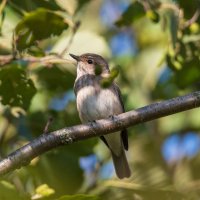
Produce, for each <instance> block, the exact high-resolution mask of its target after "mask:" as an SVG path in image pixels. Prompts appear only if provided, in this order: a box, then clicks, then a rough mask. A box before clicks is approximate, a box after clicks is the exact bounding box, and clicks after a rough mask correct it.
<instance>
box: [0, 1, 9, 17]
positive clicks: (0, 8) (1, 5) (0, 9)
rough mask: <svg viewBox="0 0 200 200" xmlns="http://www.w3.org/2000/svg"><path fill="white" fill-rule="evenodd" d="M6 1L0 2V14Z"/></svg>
mask: <svg viewBox="0 0 200 200" xmlns="http://www.w3.org/2000/svg"><path fill="white" fill-rule="evenodd" d="M6 3H7V0H3V1H2V2H1V4H0V15H1V13H2V12H3V9H4V8H5V6H6Z"/></svg>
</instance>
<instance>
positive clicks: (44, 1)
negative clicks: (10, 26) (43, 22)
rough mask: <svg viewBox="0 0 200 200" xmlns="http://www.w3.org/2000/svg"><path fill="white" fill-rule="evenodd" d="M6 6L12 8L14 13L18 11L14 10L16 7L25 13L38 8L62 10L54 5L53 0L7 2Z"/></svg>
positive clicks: (13, 0) (15, 0) (10, 0)
mask: <svg viewBox="0 0 200 200" xmlns="http://www.w3.org/2000/svg"><path fill="white" fill-rule="evenodd" d="M8 6H10V7H11V8H13V9H14V10H15V11H18V10H16V7H17V8H18V9H21V10H23V11H27V12H30V11H33V10H36V9H37V8H39V7H40V8H46V9H50V10H62V8H60V7H59V6H58V4H57V3H56V1H55V0H34V1H27V0H20V1H19V0H9V1H8ZM17 13H18V14H21V12H17Z"/></svg>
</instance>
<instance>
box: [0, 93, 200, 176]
mask: <svg viewBox="0 0 200 200" xmlns="http://www.w3.org/2000/svg"><path fill="white" fill-rule="evenodd" d="M196 107H200V91H197V92H194V93H191V94H188V95H185V96H181V97H176V98H173V99H170V100H166V101H163V102H159V103H153V104H151V105H148V106H145V107H142V108H138V109H136V110H132V111H129V112H126V113H122V114H120V115H118V116H115V117H114V118H109V119H101V120H98V121H96V122H92V123H87V124H82V125H76V126H72V127H69V128H63V129H60V130H57V131H54V132H51V133H49V134H42V135H41V136H40V137H38V138H36V139H34V140H33V141H31V142H30V143H28V144H26V145H25V146H23V147H21V148H19V149H18V150H16V151H15V152H13V153H11V154H10V155H8V156H7V157H6V158H4V159H2V160H1V161H0V175H3V174H6V173H8V172H10V171H12V170H14V169H17V168H20V167H22V166H23V165H28V164H29V162H30V161H31V160H32V159H33V158H35V157H36V156H39V155H41V154H43V153H44V152H46V151H49V150H51V149H53V148H55V147H57V146H61V145H65V144H71V143H74V142H77V141H79V140H85V139H87V138H91V137H97V136H100V135H105V134H108V133H112V132H116V131H119V130H121V129H123V128H127V127H130V126H134V125H136V124H141V123H144V122H147V121H151V120H154V119H158V118H160V117H164V116H168V115H171V114H174V113H178V112H182V111H185V110H189V109H192V108H196Z"/></svg>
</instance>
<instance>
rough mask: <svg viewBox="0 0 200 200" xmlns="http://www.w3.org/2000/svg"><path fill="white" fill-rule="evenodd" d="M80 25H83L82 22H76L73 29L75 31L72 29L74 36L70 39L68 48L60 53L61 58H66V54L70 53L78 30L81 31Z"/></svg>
mask: <svg viewBox="0 0 200 200" xmlns="http://www.w3.org/2000/svg"><path fill="white" fill-rule="evenodd" d="M80 25H81V23H80V21H78V22H76V23H75V24H74V27H73V29H72V35H71V37H70V39H69V42H68V44H67V46H66V47H65V48H64V49H63V51H62V52H61V53H60V55H59V56H60V57H61V58H62V57H63V56H64V54H65V53H66V52H68V50H69V48H70V46H71V44H72V42H73V39H74V36H75V34H76V32H77V30H78V29H79V27H80Z"/></svg>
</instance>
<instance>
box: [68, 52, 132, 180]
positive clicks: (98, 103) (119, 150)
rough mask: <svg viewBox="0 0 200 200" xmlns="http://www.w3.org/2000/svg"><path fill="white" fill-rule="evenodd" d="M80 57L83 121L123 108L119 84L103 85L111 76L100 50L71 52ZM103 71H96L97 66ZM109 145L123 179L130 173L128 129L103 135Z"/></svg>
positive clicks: (79, 94) (78, 86)
mask: <svg viewBox="0 0 200 200" xmlns="http://www.w3.org/2000/svg"><path fill="white" fill-rule="evenodd" d="M70 56H71V57H72V58H73V59H75V60H76V61H77V76H76V80H75V84H74V92H75V94H76V103H77V109H78V112H79V117H80V119H81V121H82V122H92V121H95V120H98V119H103V118H108V117H111V116H114V115H117V114H120V113H123V112H124V105H123V102H122V98H121V93H120V90H119V88H118V86H117V85H116V84H115V83H114V82H113V83H112V84H111V85H110V86H109V87H107V88H102V86H101V80H102V79H103V78H106V77H109V75H110V70H109V66H108V63H107V62H106V61H105V60H104V58H102V57H101V56H99V55H97V54H92V53H86V54H83V55H81V56H77V55H73V54H70ZM99 67H100V68H101V73H100V74H97V73H95V71H96V69H97V68H99ZM100 138H101V139H102V140H103V142H104V143H105V144H106V146H107V147H108V148H109V149H110V152H111V155H112V159H113V163H114V167H115V171H116V174H117V176H118V177H119V178H120V179H122V178H125V177H129V176H130V175H131V172H130V168H129V165H128V162H127V158H126V155H125V150H128V135H127V130H126V129H123V130H122V131H121V132H117V133H110V134H108V135H104V136H101V137H100Z"/></svg>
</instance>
